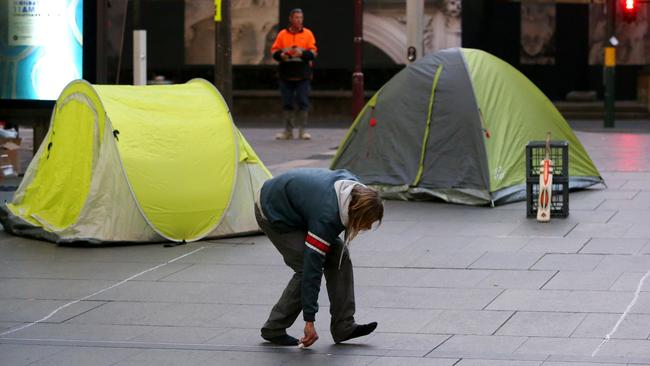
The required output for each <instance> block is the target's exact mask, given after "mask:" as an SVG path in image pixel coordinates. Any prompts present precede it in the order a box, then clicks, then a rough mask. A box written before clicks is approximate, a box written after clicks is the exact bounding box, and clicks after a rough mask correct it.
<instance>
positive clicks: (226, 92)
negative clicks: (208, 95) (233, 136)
mask: <svg viewBox="0 0 650 366" xmlns="http://www.w3.org/2000/svg"><path fill="white" fill-rule="evenodd" d="M230 1H231V0H217V1H215V3H216V4H217V7H220V8H221V9H218V10H217V11H219V10H220V11H221V14H220V19H221V20H220V21H219V20H217V17H216V16H215V20H216V22H215V24H214V37H215V47H214V48H215V57H214V62H215V64H214V84H215V85H216V86H217V89H219V92H220V93H221V95H222V96H223V99H225V101H226V103H227V104H228V107H229V108H230V109H231V110H232V38H231V37H232V36H231V31H230V26H231V17H230Z"/></svg>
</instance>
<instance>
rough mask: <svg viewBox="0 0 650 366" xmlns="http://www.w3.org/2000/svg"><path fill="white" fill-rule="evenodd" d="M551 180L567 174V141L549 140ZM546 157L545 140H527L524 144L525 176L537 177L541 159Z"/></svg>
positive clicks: (565, 176) (564, 176)
mask: <svg viewBox="0 0 650 366" xmlns="http://www.w3.org/2000/svg"><path fill="white" fill-rule="evenodd" d="M550 145H551V146H550V147H551V155H550V158H551V161H552V162H553V180H555V178H556V177H557V178H558V179H561V178H567V177H568V176H569V141H551V144H550ZM545 158H546V141H529V142H528V144H526V178H532V177H537V179H539V170H540V168H541V163H542V161H543V160H544V159H545Z"/></svg>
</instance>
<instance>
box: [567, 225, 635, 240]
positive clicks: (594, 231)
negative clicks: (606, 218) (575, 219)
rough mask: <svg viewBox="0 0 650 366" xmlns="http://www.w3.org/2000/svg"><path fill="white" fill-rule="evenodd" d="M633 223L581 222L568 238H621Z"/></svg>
mask: <svg viewBox="0 0 650 366" xmlns="http://www.w3.org/2000/svg"><path fill="white" fill-rule="evenodd" d="M631 227H632V224H614V223H607V224H590V223H580V224H578V225H577V226H576V227H575V228H574V229H573V230H571V232H570V233H569V234H568V235H567V237H568V238H620V237H623V236H624V235H625V233H626V232H627V231H628V230H629V229H630V228H631Z"/></svg>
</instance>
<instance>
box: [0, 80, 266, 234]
mask: <svg viewBox="0 0 650 366" xmlns="http://www.w3.org/2000/svg"><path fill="white" fill-rule="evenodd" d="M270 177H271V174H270V173H269V171H268V170H267V169H266V167H264V164H263V163H262V162H261V161H260V159H259V158H258V156H257V155H256V154H255V152H254V151H253V149H252V148H251V147H250V145H249V144H248V143H247V142H246V140H245V139H244V137H243V136H242V134H241V133H240V132H239V130H238V129H237V128H236V127H235V125H234V124H233V121H232V118H231V116H230V112H229V110H228V106H227V105H226V103H225V102H224V100H223V98H222V97H221V94H220V93H219V92H218V91H217V89H216V88H214V86H212V84H210V83H208V82H207V81H205V80H200V79H196V80H192V81H190V82H188V83H186V84H179V85H164V86H163V85H161V86H126V85H91V84H89V83H88V82H86V81H83V80H77V81H74V82H72V83H70V84H69V85H68V86H67V87H66V88H65V89H64V90H63V91H62V93H61V95H60V96H59V99H58V100H57V103H56V106H55V109H54V112H53V114H52V120H51V122H50V130H49V132H48V134H47V136H46V137H45V140H44V141H43V144H42V145H41V146H40V148H39V150H38V152H37V153H36V155H35V156H34V159H33V160H32V162H31V164H30V165H29V168H28V169H27V172H26V173H25V177H24V178H23V181H22V183H21V185H20V187H19V188H18V190H17V191H16V194H15V196H14V199H13V201H12V202H10V203H8V204H6V205H4V206H3V207H2V210H1V211H2V212H1V214H0V220H2V225H3V226H4V227H5V230H6V231H8V232H10V233H13V234H16V235H25V236H31V237H38V238H43V239H47V240H51V241H55V242H58V243H65V242H74V241H87V242H91V243H93V242H95V243H97V242H99V243H101V242H116V241H117V242H122V241H127V242H148V241H162V240H165V239H167V240H171V241H177V242H181V241H187V242H189V241H195V240H199V239H202V238H206V237H217V236H228V235H235V234H242V233H248V232H255V231H258V230H259V228H258V226H257V223H256V221H255V216H254V211H253V210H254V199H255V192H256V191H257V190H258V189H259V188H260V187H261V185H262V183H263V182H264V181H265V180H266V179H268V178H270Z"/></svg>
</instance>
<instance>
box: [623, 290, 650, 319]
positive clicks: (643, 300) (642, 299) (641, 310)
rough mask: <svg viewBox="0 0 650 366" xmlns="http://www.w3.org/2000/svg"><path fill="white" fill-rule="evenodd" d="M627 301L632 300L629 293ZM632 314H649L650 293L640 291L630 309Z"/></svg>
mask: <svg viewBox="0 0 650 366" xmlns="http://www.w3.org/2000/svg"><path fill="white" fill-rule="evenodd" d="M628 298H629V301H632V296H631V295H630V296H629V297H628ZM630 313H632V314H650V293H648V292H641V293H640V294H639V298H638V299H637V302H636V304H635V305H634V307H633V308H632V309H631V310H630Z"/></svg>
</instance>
